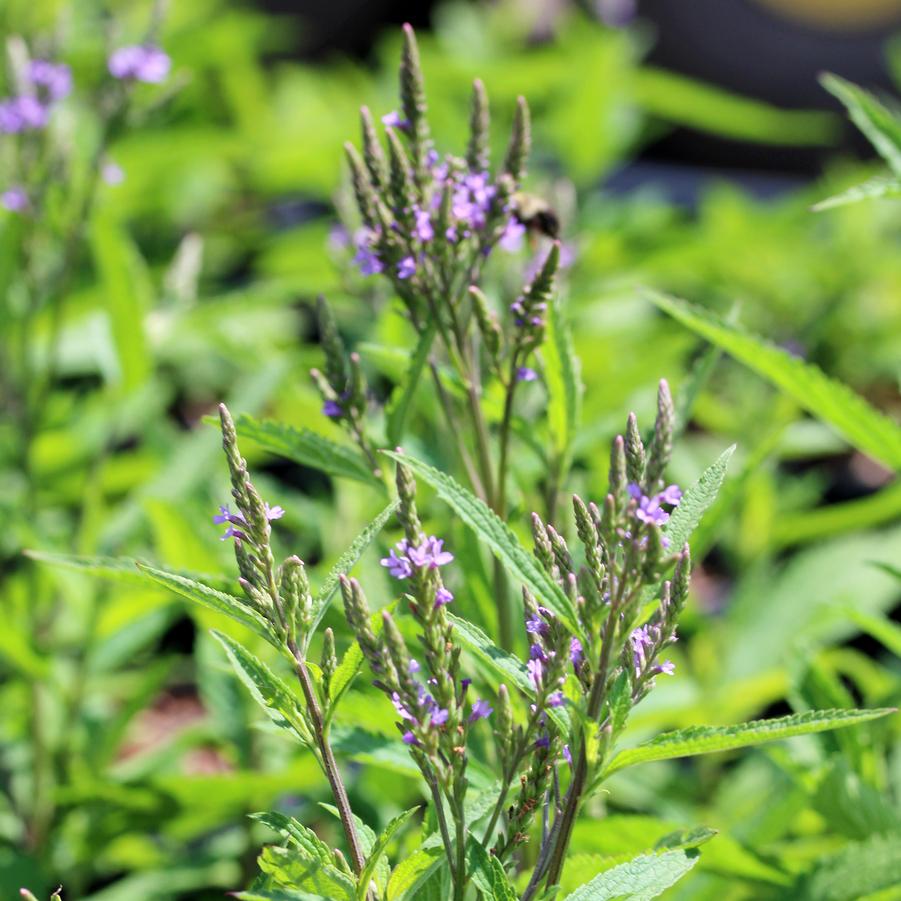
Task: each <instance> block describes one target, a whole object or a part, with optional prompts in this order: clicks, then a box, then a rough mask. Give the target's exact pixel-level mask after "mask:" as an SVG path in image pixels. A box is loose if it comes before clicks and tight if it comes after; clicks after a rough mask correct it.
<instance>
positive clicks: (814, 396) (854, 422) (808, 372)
mask: <svg viewBox="0 0 901 901" xmlns="http://www.w3.org/2000/svg"><path fill="white" fill-rule="evenodd" d="M648 297H649V298H650V300H651V301H653V303H655V304H656V305H657V306H658V307H659V308H660V309H661V310H663V311H664V312H666V313H668V314H669V315H670V316H672V317H673V318H674V319H676V320H678V321H679V322H681V323H682V324H683V325H684V326H686V327H687V328H689V329H691V330H692V331H694V332H696V333H697V334H699V335H701V336H702V337H704V338H706V339H707V340H708V341H710V342H711V343H712V344H715V345H716V346H717V347H720V348H722V349H723V350H724V351H726V352H727V353H729V354H731V355H732V356H733V357H734V358H735V359H736V360H738V361H739V362H741V363H744V364H745V366H747V367H748V368H750V369H751V370H752V371H754V372H756V373H757V374H758V375H760V376H762V377H763V378H765V379H767V380H769V381H770V382H772V383H773V384H774V385H776V386H777V387H778V388H780V389H781V390H782V391H784V392H785V393H786V394H787V395H789V397H791V398H792V399H793V400H795V401H796V402H797V403H798V404H799V405H800V406H801V407H803V408H804V409H805V410H807V411H808V412H809V413H811V414H812V415H814V416H816V417H817V418H818V419H821V420H822V421H823V422H825V423H827V424H829V425H831V426H832V428H834V429H835V430H836V431H837V432H838V433H839V434H840V435H842V436H843V437H844V438H845V439H846V440H847V441H848V442H850V443H851V444H852V445H853V446H854V447H856V448H857V449H858V450H861V451H863V452H864V453H866V454H869V455H870V456H871V457H873V459H874V460H880V461H881V462H883V463H885V464H886V465H888V466H890V467H891V468H893V469H899V468H901V427H899V426H898V425H897V424H896V423H894V422H892V420H891V419H889V418H888V417H887V416H885V415H884V414H883V413H881V412H879V411H878V410H876V409H875V408H873V407H871V406H870V405H869V404H868V403H867V402H866V401H865V400H864V399H863V398H862V397H859V396H858V395H857V394H855V393H854V392H853V391H851V390H850V388H848V387H846V386H845V385H843V384H841V383H840V382H836V381H835V380H833V379H830V378H829V377H828V376H827V375H825V374H824V373H823V372H822V371H821V370H820V369H819V368H818V367H816V366H814V365H813V364H811V363H805V362H804V361H803V360H799V359H797V358H796V357H793V356H791V354H789V353H787V352H786V351H784V350H782V349H781V348H779V347H776V346H774V345H772V344H770V343H769V342H767V341H765V340H764V339H762V338H760V337H758V336H756V335H752V334H750V333H748V332H744V331H742V330H740V329H739V328H736V327H735V326H732V325H729V324H728V323H726V322H724V321H723V320H722V319H720V318H719V317H718V316H715V315H714V314H713V313H710V312H708V311H707V310H705V309H703V308H701V307H698V306H694V305H693V304H689V303H686V302H685V301H684V300H678V299H677V298H674V297H668V296H667V295H665V294H658V293H656V292H649V293H648Z"/></svg>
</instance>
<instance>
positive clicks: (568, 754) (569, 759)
mask: <svg viewBox="0 0 901 901" xmlns="http://www.w3.org/2000/svg"><path fill="white" fill-rule="evenodd" d="M563 759H564V760H565V761H566V762H567V763H568V764H569V765H570V766H572V765H573V755H572V751H570V750H569V745H564V746H563Z"/></svg>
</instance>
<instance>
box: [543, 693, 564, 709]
mask: <svg viewBox="0 0 901 901" xmlns="http://www.w3.org/2000/svg"><path fill="white" fill-rule="evenodd" d="M565 703H566V698H564V697H563V692H562V691H554V692H551V694H549V695H548V699H547V705H548V707H562V706H563V705H564V704H565Z"/></svg>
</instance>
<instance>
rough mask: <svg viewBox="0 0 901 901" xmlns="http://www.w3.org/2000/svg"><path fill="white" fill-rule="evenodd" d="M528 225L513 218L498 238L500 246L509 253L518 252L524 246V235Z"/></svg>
mask: <svg viewBox="0 0 901 901" xmlns="http://www.w3.org/2000/svg"><path fill="white" fill-rule="evenodd" d="M525 233H526V227H525V226H524V225H523V224H522V223H521V222H520V221H518V220H517V219H511V220H510V221H509V222H508V223H507V225H506V226H505V228H504V230H503V232H502V233H501V236H500V238H499V240H498V242H497V243H498V246H499V247H500V248H501V250H506V251H507V253H516V251H517V250H519V248H520V247H522V236H523V235H524V234H525Z"/></svg>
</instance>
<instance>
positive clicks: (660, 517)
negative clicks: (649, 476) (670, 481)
mask: <svg viewBox="0 0 901 901" xmlns="http://www.w3.org/2000/svg"><path fill="white" fill-rule="evenodd" d="M628 490H629V494H630V495H631V497H632V498H633V500H635V501H637V502H638V507H637V509H636V510H635V517H636V519H639V520H641V522H646V523H649V524H651V523H652V524H653V525H656V526H662V525H664V523H666V522H667V521H668V520H669V513H668V512H667V511H666V510H664V509H663V507H662V506H661V504H669V505H671V506H676V505H678V503H679V501H680V500H682V492H681V491H680V490H679V487H678V485H669V486H667V487H666V488H665V489H664V490H663V491H661V492H660V494H655V495H654V496H653V497H648V496H647V495H645V494H643V493H642V491H641V488H640V487H639V486H638V485H636V484H635V483H634V482H632V483H630V484H629V489H628Z"/></svg>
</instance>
